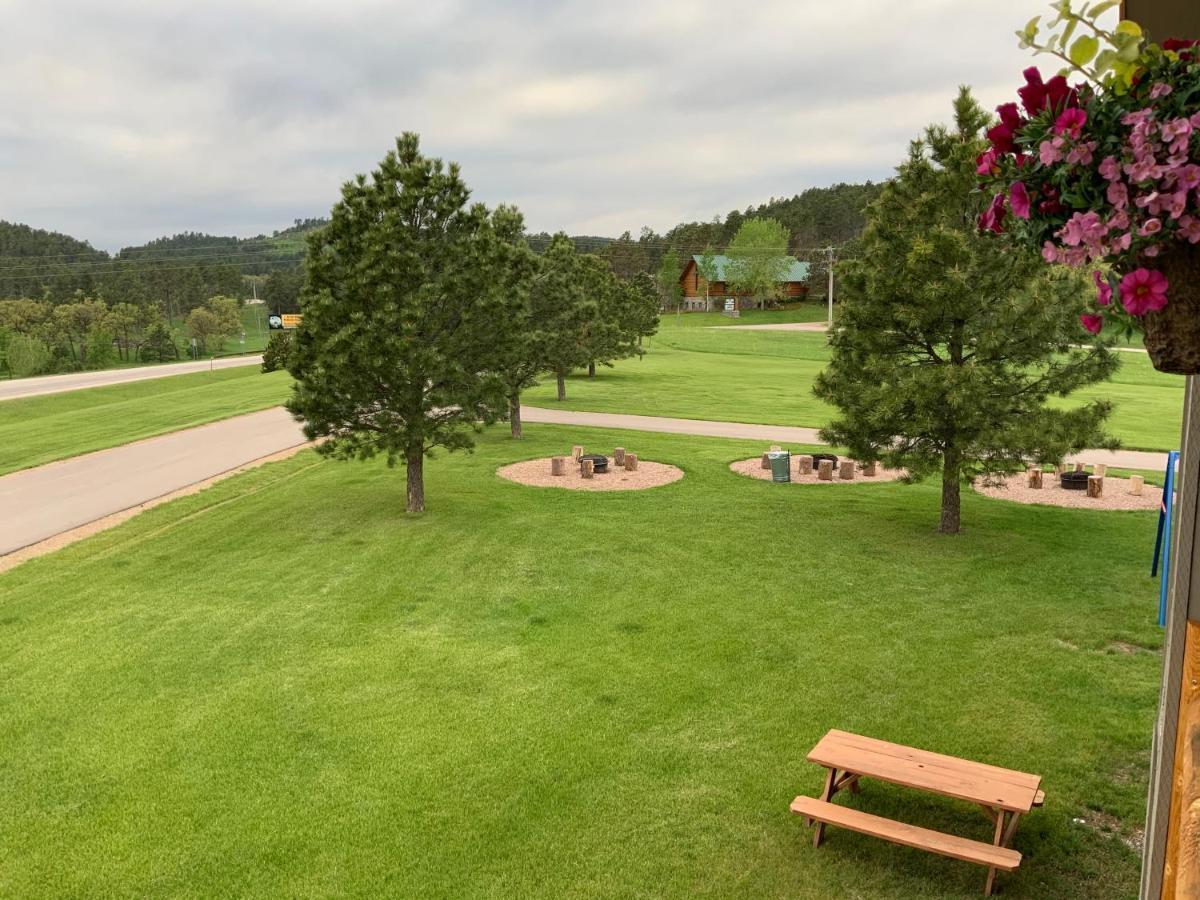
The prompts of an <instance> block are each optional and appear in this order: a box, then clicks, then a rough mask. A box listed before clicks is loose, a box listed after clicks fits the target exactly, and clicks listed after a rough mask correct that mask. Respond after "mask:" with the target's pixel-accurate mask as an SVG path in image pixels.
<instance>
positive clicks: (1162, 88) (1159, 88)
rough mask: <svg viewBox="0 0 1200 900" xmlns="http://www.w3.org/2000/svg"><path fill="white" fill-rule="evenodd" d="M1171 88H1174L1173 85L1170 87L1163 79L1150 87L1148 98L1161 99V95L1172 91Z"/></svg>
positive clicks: (1163, 95)
mask: <svg viewBox="0 0 1200 900" xmlns="http://www.w3.org/2000/svg"><path fill="white" fill-rule="evenodd" d="M1173 90H1175V89H1174V88H1173V87H1171V85H1169V84H1167V83H1166V82H1164V81H1160V82H1159V83H1158V84H1156V85H1155V86H1154V87H1152V88H1150V99H1151V100H1161V99H1162V98H1163V97H1165V96H1167V95H1168V94H1170V93H1171V91H1173Z"/></svg>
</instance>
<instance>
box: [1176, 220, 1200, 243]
mask: <svg viewBox="0 0 1200 900" xmlns="http://www.w3.org/2000/svg"><path fill="white" fill-rule="evenodd" d="M1185 238H1186V239H1187V241H1188V243H1191V244H1200V219H1197V218H1196V217H1195V216H1183V217H1182V218H1180V220H1179V239H1180V240H1184V239H1185Z"/></svg>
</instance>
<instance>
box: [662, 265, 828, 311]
mask: <svg viewBox="0 0 1200 900" xmlns="http://www.w3.org/2000/svg"><path fill="white" fill-rule="evenodd" d="M701 259H702V258H701V257H699V256H693V257H691V258H690V259H689V260H688V261H687V263H686V264H685V265H684V267H683V272H682V273H681V274H680V276H679V285H680V287H682V288H683V308H684V309H686V310H706V309H720V308H721V306H722V305H723V304H724V301H725V300H726V299H728V298H730V297H732V298H734V299H736V300H737V301H738V304H737V305H738V307H739V308H741V307H745V306H749V305H750V304H751V302H752V301H751V294H750V292H749V291H735V290H733V289H732V288H731V287H730V286H729V285H728V284H727V283H726V282H725V268H726V266H728V265H729V257H728V256H714V257H713V258H712V259H713V264H714V266H715V267H716V274H717V276H718V277H717V278H715V279H713V281H712V283H711V284H706V283H705V280H704V278H703V276H701V274H700V262H701ZM788 260H789V261H790V263H791V267H790V268H789V269H788V272H787V275H786V276H785V277H784V279H783V280H782V281H781V282H780V283H779V291H778V295H777V298H778V299H780V300H783V301H788V300H802V299H804V297H805V296H806V295H807V294H808V263H806V262H800V261H799V260H797V259H796V258H795V257H793V256H789V257H788Z"/></svg>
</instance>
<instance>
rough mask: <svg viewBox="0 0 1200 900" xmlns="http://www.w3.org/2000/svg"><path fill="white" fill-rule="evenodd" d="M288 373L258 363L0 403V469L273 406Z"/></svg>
mask: <svg viewBox="0 0 1200 900" xmlns="http://www.w3.org/2000/svg"><path fill="white" fill-rule="evenodd" d="M290 384H291V376H289V375H288V374H287V373H286V372H272V373H271V374H270V375H263V374H261V373H260V372H259V370H258V367H257V366H247V367H245V368H237V369H218V370H217V371H215V372H199V373H196V374H192V375H172V376H168V377H166V378H156V379H151V380H148V381H138V382H134V383H131V384H120V385H112V386H110V387H101V388H88V389H86V390H80V391H68V392H66V393H62V394H50V395H47V396H44V397H28V398H25V399H21V400H6V401H4V402H2V403H0V475H3V474H5V473H7V472H13V471H16V470H17V469H26V468H29V467H30V466H40V465H42V464H43V463H47V462H51V461H53V460H56V459H64V458H66V457H69V456H77V455H79V454H81V453H89V452H91V451H93V450H102V449H104V448H105V447H115V446H117V445H118V444H126V443H129V442H131V441H136V440H141V439H142V438H147V437H153V436H154V435H156V434H165V433H166V432H168V431H177V430H179V429H181V428H191V427H192V426H195V425H201V424H204V423H205V422H213V421H216V420H217V419H226V418H229V417H230V416H236V415H240V414H242V413H248V412H254V411H255V410H259V409H266V408H268V407H271V406H276V405H278V404H280V403H282V402H283V401H284V400H286V399H287V396H288V389H289V385H290Z"/></svg>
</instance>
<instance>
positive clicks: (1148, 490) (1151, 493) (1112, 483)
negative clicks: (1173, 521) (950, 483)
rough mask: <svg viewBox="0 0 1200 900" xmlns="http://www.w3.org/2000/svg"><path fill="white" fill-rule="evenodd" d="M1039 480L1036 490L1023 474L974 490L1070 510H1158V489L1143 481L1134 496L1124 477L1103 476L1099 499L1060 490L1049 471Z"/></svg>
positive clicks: (1017, 501) (1022, 501)
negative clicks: (1138, 493) (1142, 484)
mask: <svg viewBox="0 0 1200 900" xmlns="http://www.w3.org/2000/svg"><path fill="white" fill-rule="evenodd" d="M1043 479H1044V483H1045V487H1043V488H1041V489H1040V490H1039V489H1037V488H1031V487H1030V486H1029V483H1028V481H1027V480H1026V478H1025V476H1024V475H1015V476H1013V477H1012V478H1009V479H1007V481H1001V482H999V483H998V484H994V485H986V484H983V483H982V482H980V481H977V482H975V491H976V492H977V493H980V494H983V496H985V497H995V498H999V499H1001V500H1012V501H1013V502H1014V503H1031V504H1036V505H1041V506H1067V507H1071V508H1073V509H1125V510H1129V509H1158V508H1159V506H1160V505H1161V504H1162V493H1163V492H1162V488H1159V487H1155V486H1154V485H1151V484H1147V485H1145V486H1144V487H1143V488H1142V493H1141V496H1137V495H1134V494H1131V493H1130V492H1129V483H1130V482H1129V479H1128V478H1113V477H1112V476H1106V477H1105V479H1104V496H1103V497H1100V498H1099V499H1093V498H1092V497H1089V496H1088V495H1087V491H1067V490H1063V488H1062V485H1061V484H1060V483H1059V481H1058V479H1057V478H1056V477H1055V476H1054V473H1053V472H1046V473H1045V475H1044V476H1043Z"/></svg>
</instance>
